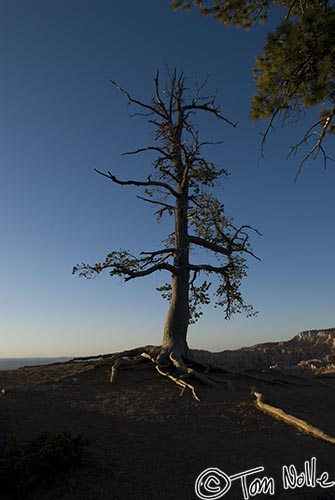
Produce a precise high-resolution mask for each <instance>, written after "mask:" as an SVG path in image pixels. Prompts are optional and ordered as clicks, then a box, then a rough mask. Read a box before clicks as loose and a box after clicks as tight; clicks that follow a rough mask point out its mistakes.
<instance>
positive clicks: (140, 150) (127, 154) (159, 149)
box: [120, 146, 171, 158]
mask: <svg viewBox="0 0 335 500" xmlns="http://www.w3.org/2000/svg"><path fill="white" fill-rule="evenodd" d="M144 151H158V153H160V154H161V155H163V156H164V157H165V158H171V155H169V154H168V153H166V152H165V151H164V149H163V148H159V147H157V146H148V147H146V148H139V149H136V150H134V151H125V152H124V153H121V154H120V156H129V155H136V154H137V153H143V152H144Z"/></svg>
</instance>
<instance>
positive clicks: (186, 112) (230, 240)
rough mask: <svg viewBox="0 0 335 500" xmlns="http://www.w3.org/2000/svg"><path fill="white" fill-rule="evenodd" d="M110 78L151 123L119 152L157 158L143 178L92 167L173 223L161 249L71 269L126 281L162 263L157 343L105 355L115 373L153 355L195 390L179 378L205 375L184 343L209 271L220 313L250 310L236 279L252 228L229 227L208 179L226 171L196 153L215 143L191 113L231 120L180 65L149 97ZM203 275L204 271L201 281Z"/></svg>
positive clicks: (203, 300)
mask: <svg viewBox="0 0 335 500" xmlns="http://www.w3.org/2000/svg"><path fill="white" fill-rule="evenodd" d="M112 83H113V85H114V86H115V87H116V88H117V89H119V90H120V91H121V92H122V93H123V94H124V95H125V96H126V98H127V99H128V101H129V103H131V104H133V105H136V106H137V107H138V108H139V109H140V110H141V113H140V114H141V115H143V114H144V116H145V117H146V118H147V120H148V122H149V123H151V124H152V125H153V126H154V128H155V140H156V141H155V144H154V145H152V146H149V147H144V148H140V149H137V150H135V151H130V152H127V153H124V154H127V155H135V154H139V153H143V152H147V151H153V152H155V153H157V159H156V160H155V161H154V164H153V173H152V175H149V177H148V178H147V180H121V179H119V178H117V177H116V176H115V175H114V174H113V173H111V172H107V173H104V172H101V171H99V170H97V172H98V173H99V174H101V175H103V176H105V177H106V178H107V179H108V180H110V181H111V182H112V183H114V184H118V185H121V186H137V187H139V188H144V190H145V195H146V196H145V197H143V196H139V198H140V199H142V200H145V201H147V202H149V203H151V204H153V205H155V206H157V207H159V208H158V212H157V215H158V217H159V218H160V217H162V216H163V215H164V214H169V215H170V216H172V217H174V231H173V233H172V234H171V235H169V237H168V238H167V240H166V241H165V243H164V245H163V247H162V248H160V249H157V250H152V251H143V252H142V253H141V254H140V255H139V256H134V255H132V254H131V253H129V252H128V251H126V250H121V251H112V252H110V253H109V254H108V255H107V257H106V258H105V260H104V261H103V262H101V263H97V264H94V265H89V264H84V263H82V264H81V265H77V266H75V267H74V269H73V272H74V273H78V274H79V275H80V276H84V277H86V278H90V277H92V275H96V274H99V273H101V272H103V271H105V270H107V271H108V272H109V273H110V275H111V276H120V277H121V278H122V279H123V280H124V281H129V280H132V279H135V278H141V277H144V276H148V275H150V274H153V273H155V272H157V271H166V272H167V273H168V274H169V275H170V276H171V281H170V282H169V283H167V284H165V285H163V286H162V287H161V288H159V289H158V290H160V291H161V292H162V295H163V297H165V298H167V299H169V302H170V306H169V310H168V313H167V317H166V321H165V327H164V333H163V340H162V345H161V346H145V347H141V348H137V349H134V350H131V351H127V352H123V353H118V354H116V355H115V356H113V357H112V358H111V359H110V362H113V363H114V366H113V369H112V376H111V379H112V381H113V380H114V378H115V374H116V370H117V368H118V366H120V365H122V364H130V363H136V362H138V361H140V360H143V357H144V358H149V359H150V360H151V361H153V362H154V363H155V365H156V368H157V370H158V371H159V372H160V373H161V374H163V375H166V376H168V377H170V378H172V379H173V380H174V381H175V382H177V383H178V384H179V385H183V386H189V387H190V388H192V390H193V387H192V386H190V385H189V384H187V383H186V382H185V379H186V378H187V377H195V378H198V379H200V380H201V381H203V382H206V383H209V378H208V377H205V376H204V374H203V373H200V371H199V368H200V365H199V363H195V360H194V358H193V356H192V353H191V352H190V350H189V348H188V345H187V331H188V326H189V324H190V323H191V322H194V321H196V320H197V319H198V318H199V316H200V315H201V310H200V306H201V305H202V304H208V303H209V302H210V295H209V292H210V289H211V288H212V287H213V286H214V284H212V283H211V281H209V280H208V277H209V276H213V275H214V276H216V277H217V280H216V281H217V283H216V289H215V291H214V296H215V297H216V304H217V305H218V306H222V307H223V308H224V311H225V316H226V318H230V316H231V315H232V314H233V313H238V312H241V311H245V312H246V313H247V314H253V310H252V307H251V306H250V305H246V304H245V303H244V301H243V298H242V295H241V292H240V282H241V279H242V278H243V276H244V275H245V274H246V260H245V257H246V256H247V255H252V256H254V254H253V252H252V250H251V248H250V245H249V232H250V230H253V228H251V227H250V226H248V225H243V226H241V227H235V226H234V225H233V223H232V221H231V220H230V219H229V218H228V217H227V216H226V215H225V213H224V205H223V204H222V203H221V202H220V201H219V200H218V199H217V198H215V197H214V196H213V194H212V192H211V191H212V188H213V186H214V185H215V183H216V181H217V180H218V179H219V178H220V177H221V176H224V175H227V172H226V171H225V170H224V169H219V168H217V167H216V166H215V165H214V164H213V163H212V162H210V161H208V160H206V159H205V158H204V157H203V156H202V153H201V150H202V148H203V147H204V146H206V145H208V144H215V143H211V142H208V141H201V140H200V139H199V133H198V128H197V126H196V125H195V123H194V122H193V116H194V115H195V114H196V113H198V112H203V113H207V114H210V115H212V116H213V117H214V118H217V119H219V120H221V121H223V122H225V123H228V124H229V125H233V123H232V122H230V121H229V120H228V119H227V118H225V117H224V116H223V115H222V114H221V112H220V109H219V107H218V106H217V104H216V100H215V96H212V95H211V96H205V97H204V96H203V95H202V90H203V85H201V86H198V87H196V89H195V91H194V93H193V95H190V92H189V91H188V90H187V88H186V87H185V79H184V75H183V73H181V74H180V75H177V73H176V72H174V73H173V74H169V75H168V83H167V85H166V87H165V88H164V89H163V91H161V88H160V81H159V75H158V73H157V75H156V78H155V80H154V86H155V93H154V97H153V99H152V101H151V102H149V103H144V102H141V101H139V100H137V99H135V98H134V97H132V96H131V95H130V94H129V93H128V92H127V91H126V90H124V89H123V88H122V87H120V86H119V85H118V84H116V83H115V82H112ZM195 248H198V249H202V250H207V251H209V252H210V253H211V254H212V257H214V259H215V261H214V263H213V258H212V259H210V261H209V262H208V263H207V262H206V263H202V262H201V261H199V258H198V262H196V263H193V262H192V259H191V255H192V251H193V249H195ZM198 257H199V256H198ZM201 275H205V278H203V279H202V280H200V281H199V278H200V277H201ZM125 356H127V359H125ZM130 357H131V359H130ZM192 363H193V367H192ZM196 367H197V368H198V369H197V370H196V369H195V368H196ZM207 368H208V367H207ZM171 369H172V372H171ZM175 375H176V376H175Z"/></svg>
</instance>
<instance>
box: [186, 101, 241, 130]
mask: <svg viewBox="0 0 335 500" xmlns="http://www.w3.org/2000/svg"><path fill="white" fill-rule="evenodd" d="M182 110H183V112H184V111H188V110H190V111H192V110H200V111H207V112H208V113H212V114H213V115H215V116H216V117H217V118H219V119H220V120H223V121H225V122H226V123H228V125H231V126H232V127H234V128H235V127H236V126H237V123H238V122H235V123H234V122H232V121H230V120H228V118H226V117H225V116H223V115H221V113H220V111H219V110H218V109H217V108H215V106H214V105H208V104H188V105H186V106H183V108H182Z"/></svg>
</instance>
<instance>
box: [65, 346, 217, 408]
mask: <svg viewBox="0 0 335 500" xmlns="http://www.w3.org/2000/svg"><path fill="white" fill-rule="evenodd" d="M86 359H87V361H95V360H96V361H95V363H96V364H95V366H96V367H99V366H111V370H110V378H109V379H110V382H111V383H114V382H115V380H116V377H117V374H118V370H119V369H120V368H121V367H123V366H127V367H136V366H138V365H139V364H143V363H144V362H145V361H146V360H148V361H150V362H152V363H153V364H154V366H155V368H156V370H157V372H158V373H159V374H160V375H162V376H163V377H166V378H168V379H170V380H171V381H172V382H174V383H175V384H177V385H178V386H179V387H181V388H182V392H181V394H183V392H184V391H185V389H189V390H190V391H191V393H192V396H193V397H194V399H195V400H196V401H200V398H199V396H198V395H197V393H196V390H195V386H194V385H193V383H191V380H195V381H198V382H200V383H201V384H204V385H207V386H210V387H211V386H214V385H215V384H216V383H217V381H215V380H214V379H212V378H211V376H210V375H209V372H210V371H211V370H214V371H216V372H218V371H221V372H225V373H226V370H223V369H221V368H219V367H217V366H211V365H210V364H207V363H204V362H202V361H199V360H197V359H194V358H193V356H192V353H191V351H189V350H186V351H185V352H184V351H178V349H169V348H166V347H162V346H152V345H147V346H143V347H137V348H136V349H130V350H127V351H122V352H118V353H114V354H110V355H108V354H107V355H106V354H105V355H101V356H93V357H92V356H91V357H88V358H75V359H74V360H73V361H85V360H86Z"/></svg>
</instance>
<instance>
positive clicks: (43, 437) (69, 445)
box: [0, 433, 88, 499]
mask: <svg viewBox="0 0 335 500" xmlns="http://www.w3.org/2000/svg"><path fill="white" fill-rule="evenodd" d="M87 445H88V440H87V439H86V438H84V437H83V436H81V435H79V436H73V435H72V434H69V433H60V434H55V433H42V434H39V435H38V436H37V437H36V438H34V439H32V440H31V441H26V442H24V443H19V441H18V439H17V438H16V436H11V437H10V438H9V440H8V442H7V443H6V445H5V446H4V447H3V449H2V450H1V451H0V484H1V491H2V494H3V493H6V495H7V496H6V498H8V499H9V498H22V497H23V495H26V494H29V493H30V492H31V491H32V490H33V489H35V488H36V487H37V486H43V487H48V486H50V485H51V483H53V482H54V481H55V480H57V479H59V478H60V477H61V474H64V473H65V472H68V471H70V470H72V469H74V468H78V467H82V466H84V465H85V464H87V462H88V451H87Z"/></svg>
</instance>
